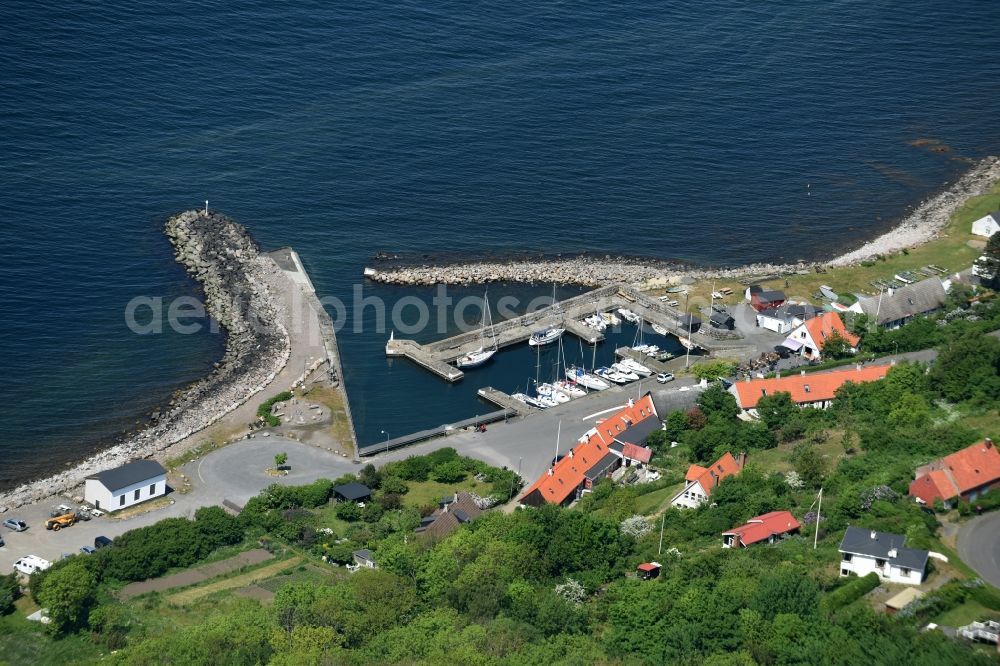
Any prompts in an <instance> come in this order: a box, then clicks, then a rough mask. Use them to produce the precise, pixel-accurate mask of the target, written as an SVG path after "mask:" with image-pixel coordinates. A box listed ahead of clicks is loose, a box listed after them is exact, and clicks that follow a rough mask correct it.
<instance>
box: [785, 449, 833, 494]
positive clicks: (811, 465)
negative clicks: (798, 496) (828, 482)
mask: <svg viewBox="0 0 1000 666" xmlns="http://www.w3.org/2000/svg"><path fill="white" fill-rule="evenodd" d="M792 465H793V466H794V467H795V471H796V472H798V474H799V478H801V479H802V480H803V481H804V482H805V483H806V484H807V485H809V486H811V487H813V488H817V487H819V485H820V484H821V483H822V482H823V478H824V476H825V475H826V461H825V460H823V457H822V456H820V455H819V453H817V452H816V447H815V446H813V445H812V444H799V445H798V446H796V447H795V449H794V450H793V451H792Z"/></svg>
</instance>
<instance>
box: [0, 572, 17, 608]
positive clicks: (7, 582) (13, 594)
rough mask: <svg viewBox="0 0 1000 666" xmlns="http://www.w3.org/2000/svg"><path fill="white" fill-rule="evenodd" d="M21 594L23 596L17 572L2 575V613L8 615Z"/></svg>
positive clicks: (0, 590)
mask: <svg viewBox="0 0 1000 666" xmlns="http://www.w3.org/2000/svg"><path fill="white" fill-rule="evenodd" d="M19 596H21V586H20V585H19V584H18V582H17V574H16V573H9V574H7V575H6V576H0V615H6V614H7V613H9V612H10V611H11V610H13V609H14V602H15V601H17V598H18V597H19Z"/></svg>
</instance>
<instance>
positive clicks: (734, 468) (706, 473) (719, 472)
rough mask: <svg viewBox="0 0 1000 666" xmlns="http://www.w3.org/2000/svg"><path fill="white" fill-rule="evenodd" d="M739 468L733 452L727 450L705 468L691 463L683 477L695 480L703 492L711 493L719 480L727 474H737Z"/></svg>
mask: <svg viewBox="0 0 1000 666" xmlns="http://www.w3.org/2000/svg"><path fill="white" fill-rule="evenodd" d="M740 469H741V468H740V464H739V463H738V462H736V458H734V457H733V454H732V453H728V452H727V453H725V454H723V456H722V457H721V458H719V459H718V460H716V461H715V462H714V463H712V464H711V465H710V466H709V467H707V468H705V467H701V466H700V465H691V466H690V467H688V471H687V474H685V475H684V478H685V479H687V481H688V482H691V481H697V482H698V483H700V484H701V487H702V488H703V489H704V490H705V494H706V495H711V494H712V489H713V488H715V486H716V485H718V483H719V482H721V481H722V480H723V479H724V478H726V477H727V476H733V475H735V474H739V473H740Z"/></svg>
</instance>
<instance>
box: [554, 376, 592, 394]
mask: <svg viewBox="0 0 1000 666" xmlns="http://www.w3.org/2000/svg"><path fill="white" fill-rule="evenodd" d="M555 386H556V387H557V388H558V389H559V390H560V391H562V392H563V393H565V394H566V395H568V396H569V397H571V398H582V397H583V396H585V395H587V392H586V391H584V390H583V389H582V388H580V387H579V386H577V385H576V382H571V381H568V380H563V381H558V382H555Z"/></svg>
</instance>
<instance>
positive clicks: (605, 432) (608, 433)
mask: <svg viewBox="0 0 1000 666" xmlns="http://www.w3.org/2000/svg"><path fill="white" fill-rule="evenodd" d="M655 417H656V407H654V406H653V396H652V395H651V394H649V393H647V394H646V395H644V396H642V397H641V398H639V399H638V400H636V401H635V402H633V403H632V404H631V405H626V406H625V407H624V408H623V409H622V410H620V411H618V412H616V413H615V414H614V415H612V416H609V417H608V418H606V419H604V420H603V421H601V422H600V423H598V424H597V426H596V428H595V429H596V430H597V434H598V435H600V438H601V441H602V442H604V444H606V445H610V444H611V442H613V441H614V440H615V438H616V437H617V436H618V435H620V434H621V433H623V432H625V431H626V430H628V429H629V428H631V427H632V426H634V425H635V424H636V423H638V422H639V421H645V420H646V419H648V418H655Z"/></svg>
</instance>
